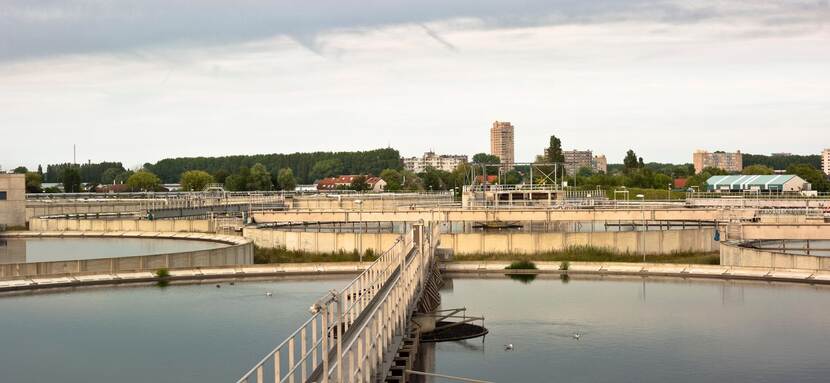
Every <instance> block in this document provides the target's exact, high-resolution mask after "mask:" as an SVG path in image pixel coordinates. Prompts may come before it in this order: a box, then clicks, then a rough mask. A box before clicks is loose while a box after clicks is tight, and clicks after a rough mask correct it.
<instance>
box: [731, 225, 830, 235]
mask: <svg viewBox="0 0 830 383" xmlns="http://www.w3.org/2000/svg"><path fill="white" fill-rule="evenodd" d="M741 230H743V233H742V236H743V237H742V238H743V239H830V224H825V223H816V224H810V223H793V224H788V223H773V224H769V223H760V224H752V223H745V224H743V225H741Z"/></svg>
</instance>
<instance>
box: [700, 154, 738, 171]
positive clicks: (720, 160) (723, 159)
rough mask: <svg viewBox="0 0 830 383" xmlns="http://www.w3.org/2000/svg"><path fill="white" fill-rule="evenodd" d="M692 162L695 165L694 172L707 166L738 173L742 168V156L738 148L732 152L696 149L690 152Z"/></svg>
mask: <svg viewBox="0 0 830 383" xmlns="http://www.w3.org/2000/svg"><path fill="white" fill-rule="evenodd" d="M692 162H693V163H694V165H695V174H700V172H702V171H703V169H704V168H709V167H712V168H719V169H723V170H725V171H727V172H730V173H739V172H741V171H742V170H744V162H743V156H742V155H741V151H740V150H738V151H735V152H734V153H727V152H722V151H716V152H707V151H705V150H697V151H695V152H694V154H692Z"/></svg>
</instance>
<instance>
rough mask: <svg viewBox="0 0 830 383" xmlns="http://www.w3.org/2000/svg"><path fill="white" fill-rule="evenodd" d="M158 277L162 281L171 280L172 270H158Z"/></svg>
mask: <svg viewBox="0 0 830 383" xmlns="http://www.w3.org/2000/svg"><path fill="white" fill-rule="evenodd" d="M156 277H158V278H162V279H163V278H170V270H167V269H166V268H161V269H158V270H156Z"/></svg>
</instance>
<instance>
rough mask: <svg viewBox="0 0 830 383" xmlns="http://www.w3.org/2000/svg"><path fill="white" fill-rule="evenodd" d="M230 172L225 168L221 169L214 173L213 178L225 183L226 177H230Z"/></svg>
mask: <svg viewBox="0 0 830 383" xmlns="http://www.w3.org/2000/svg"><path fill="white" fill-rule="evenodd" d="M228 175H229V174H228V172H227V170H225V169H219V170H217V171H216V173H213V179H214V180H216V182H218V183H220V184H224V183H225V179H226V178H228Z"/></svg>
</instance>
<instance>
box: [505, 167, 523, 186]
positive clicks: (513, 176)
mask: <svg viewBox="0 0 830 383" xmlns="http://www.w3.org/2000/svg"><path fill="white" fill-rule="evenodd" d="M504 183H506V184H508V185H517V184H520V183H522V175H521V173H519V172H517V171H515V170H511V171H508V172H507V173H505V174H504Z"/></svg>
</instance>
